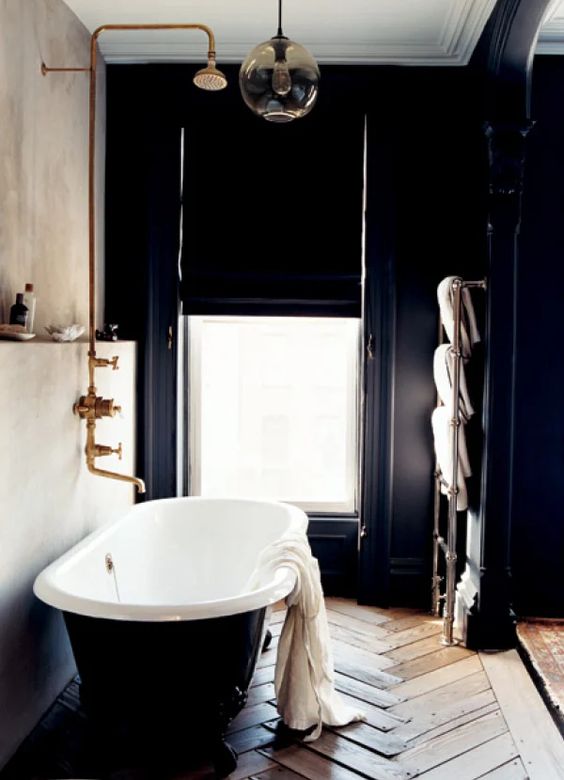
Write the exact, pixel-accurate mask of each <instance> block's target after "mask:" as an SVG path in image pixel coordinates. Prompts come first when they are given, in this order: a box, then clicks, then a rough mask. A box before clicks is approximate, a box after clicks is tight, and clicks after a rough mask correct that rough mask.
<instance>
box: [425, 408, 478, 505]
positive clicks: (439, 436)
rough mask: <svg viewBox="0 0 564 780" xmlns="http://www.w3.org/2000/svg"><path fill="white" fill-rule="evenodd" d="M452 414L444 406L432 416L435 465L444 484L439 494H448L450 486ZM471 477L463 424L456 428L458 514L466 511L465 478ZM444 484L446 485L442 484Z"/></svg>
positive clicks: (466, 493)
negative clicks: (436, 464)
mask: <svg viewBox="0 0 564 780" xmlns="http://www.w3.org/2000/svg"><path fill="white" fill-rule="evenodd" d="M451 419H452V414H451V413H450V411H449V409H448V408H447V407H446V406H439V407H437V408H436V409H435V410H434V412H433V414H432V416H431V423H432V426H433V435H434V438H435V452H436V455H437V463H438V466H439V469H440V471H441V475H442V478H443V480H444V482H441V492H442V493H445V494H448V490H449V488H450V487H451V485H452V471H453V468H452V466H453V464H452V426H451ZM471 476H472V470H471V468H470V462H469V460H468V450H467V449H466V434H465V431H464V423H461V424H460V425H459V426H458V472H457V482H458V485H457V487H458V496H457V501H456V508H457V510H458V511H459V512H462V511H464V510H465V509H468V492H467V490H466V477H471ZM445 482H446V485H445V484H444V483H445Z"/></svg>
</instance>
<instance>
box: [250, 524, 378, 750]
mask: <svg viewBox="0 0 564 780" xmlns="http://www.w3.org/2000/svg"><path fill="white" fill-rule="evenodd" d="M271 566H274V567H275V568H278V567H280V566H288V567H289V568H290V569H292V570H293V571H294V572H295V573H296V578H297V579H296V585H295V586H294V589H293V590H292V592H291V593H290V594H289V595H288V596H287V597H286V605H287V607H288V612H287V614H286V620H285V622H284V626H283V628H282V633H281V635H280V640H279V643H278V655H277V660H276V671H275V678H274V686H275V689H276V698H277V702H278V712H279V714H280V715H281V717H282V720H283V721H284V723H285V724H286V725H287V726H288V727H289V728H291V729H296V730H298V731H306V730H307V729H309V728H311V727H312V726H314V727H315V728H314V730H313V732H312V733H311V734H309V735H308V736H307V737H306V738H305V741H306V742H312V741H313V740H315V739H317V738H318V737H319V735H320V734H321V729H322V726H323V724H326V725H328V726H344V725H346V724H347V723H351V722H352V721H355V720H364V719H365V717H364V715H363V713H362V712H361V711H360V710H357V709H355V708H354V707H350V706H349V705H348V704H346V703H345V702H344V701H343V700H342V699H341V697H340V696H339V694H338V693H337V692H336V691H335V687H334V675H333V656H332V653H331V646H330V642H331V640H330V637H329V627H328V625H327V614H326V612H325V602H324V599H323V590H322V588H321V579H320V576H319V565H318V563H317V560H316V559H315V558H314V557H313V555H312V554H311V550H310V546H309V542H308V540H307V536H306V534H305V532H296V533H292V534H287V535H286V536H284V537H282V538H281V539H279V540H278V541H276V542H274V543H273V544H272V545H270V546H269V547H267V548H265V549H264V550H263V551H262V553H261V554H260V556H259V560H258V563H257V572H258V571H260V570H261V569H264V567H271Z"/></svg>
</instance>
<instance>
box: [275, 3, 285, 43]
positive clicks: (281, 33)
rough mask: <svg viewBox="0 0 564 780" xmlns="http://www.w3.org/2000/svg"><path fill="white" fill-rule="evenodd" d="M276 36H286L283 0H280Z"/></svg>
mask: <svg viewBox="0 0 564 780" xmlns="http://www.w3.org/2000/svg"><path fill="white" fill-rule="evenodd" d="M276 37H277V38H283V37H284V33H283V32H282V0H278V32H277V33H276Z"/></svg>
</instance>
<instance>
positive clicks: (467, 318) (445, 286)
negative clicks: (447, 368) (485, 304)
mask: <svg viewBox="0 0 564 780" xmlns="http://www.w3.org/2000/svg"><path fill="white" fill-rule="evenodd" d="M456 278H457V277H456V276H447V277H445V278H444V279H443V280H442V282H441V283H440V284H439V286H438V287H437V299H438V301H439V309H440V312H441V320H442V323H443V325H444V328H445V331H446V334H447V336H448V340H449V341H450V342H451V344H452V342H453V340H454V292H453V289H452V282H453V281H454V279H456ZM460 341H461V345H460V346H461V352H462V357H463V358H464V360H468V358H469V357H470V355H471V354H472V347H473V345H474V344H477V343H478V342H479V341H480V333H479V332H478V326H477V323H476V314H475V312H474V306H473V304H472V297H471V295H470V291H469V290H468V289H467V288H463V289H462V296H461V325H460Z"/></svg>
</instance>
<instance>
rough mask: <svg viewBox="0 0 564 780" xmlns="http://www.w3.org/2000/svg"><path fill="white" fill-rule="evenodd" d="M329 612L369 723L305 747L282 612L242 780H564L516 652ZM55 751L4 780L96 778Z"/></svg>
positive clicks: (388, 617)
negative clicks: (284, 691) (290, 713)
mask: <svg viewBox="0 0 564 780" xmlns="http://www.w3.org/2000/svg"><path fill="white" fill-rule="evenodd" d="M327 607H328V617H329V621H330V628H331V633H332V637H333V652H334V656H335V667H336V685H337V688H338V689H339V691H341V693H342V694H343V696H345V697H346V698H349V699H351V700H354V702H355V704H356V706H358V705H359V704H360V706H361V707H362V709H363V710H364V712H365V714H366V721H365V722H364V723H355V724H351V725H350V726H347V727H344V728H339V729H325V730H324V732H323V734H322V736H321V737H320V739H319V740H317V741H316V742H313V743H307V744H305V743H303V742H300V740H299V739H298V738H297V737H296V735H295V734H289V733H288V732H287V731H285V730H284V729H283V728H282V727H281V724H280V723H279V719H278V716H277V712H276V709H275V701H274V686H273V678H274V663H275V660H276V643H277V639H278V635H279V634H280V631H281V628H282V623H283V619H284V611H283V610H279V611H276V612H275V613H274V615H273V619H272V621H271V630H272V631H273V634H274V635H275V636H274V641H273V644H272V646H271V648H270V649H269V650H268V651H267V652H265V653H263V654H262V656H261V658H260V659H259V662H258V667H257V670H256V673H255V677H254V680H253V684H252V688H251V690H250V693H249V700H248V704H247V706H246V707H245V709H244V710H243V711H242V712H241V713H240V714H239V716H238V717H237V718H236V720H235V721H234V722H233V723H232V725H231V728H230V730H229V736H228V739H229V741H230V743H231V744H232V745H233V747H234V748H235V749H236V750H237V752H238V753H239V764H238V767H237V770H236V771H235V772H234V773H233V774H232V775H230V778H231V779H232V780H244V779H246V778H253V779H256V780H259V778H260V780H299V778H302V779H303V778H309V780H324V779H328V780H355V778H359V777H361V778H369V779H373V780H400V779H402V778H406V779H407V778H412V777H421V778H422V779H423V780H477V778H484V780H485V779H486V778H487V780H526V778H528V777H530V778H531V780H537V778H538V780H557V778H564V760H562V756H564V751H563V750H562V745H559V744H558V743H557V742H554V736H553V735H551V739H552V740H553V742H552V744H551V746H550V749H549V750H548V753H549V754H550V755H548V758H547V757H546V756H545V755H544V754H543V755H541V756H540V762H539V761H537V759H538V751H539V749H542V746H541V747H540V748H539V746H538V741H539V739H540V740H541V741H542V740H543V739H544V738H545V736H544V734H545V733H546V728H545V724H544V721H543V720H542V718H543V717H548V716H547V715H546V711H545V710H544V709H543V705H542V703H541V702H540V699H538V702H537V701H536V700H535V699H534V696H535V695H536V691H534V690H533V693H532V694H531V693H530V691H529V689H528V687H527V685H528V678H527V680H526V681H525V682H526V684H525V686H524V688H523V685H522V681H521V682H519V681H518V680H517V678H516V677H515V675H516V674H517V676H519V675H520V674H522V673H523V674H524V672H523V670H522V665H521V662H520V660H519V659H518V657H517V655H516V654H515V653H514V654H513V655H510V656H509V657H508V658H507V659H504V658H502V657H498V658H497V660H494V659H493V658H492V659H491V660H489V659H487V658H486V657H485V656H482V658H481V657H480V656H479V655H478V654H476V653H473V652H471V651H469V650H466V649H465V648H463V647H458V646H455V647H442V646H441V645H440V642H439V635H440V629H441V625H440V622H439V621H437V620H435V619H433V618H431V617H429V616H428V615H425V614H423V613H421V612H416V611H414V610H400V609H395V610H380V609H376V608H372V607H361V606H358V605H356V604H355V603H354V602H352V601H347V600H342V599H327ZM482 660H483V661H484V663H482ZM508 664H510V665H511V664H512V665H513V666H512V667H511V669H508V668H507V665H508ZM515 664H517V665H518V666H515ZM484 665H485V666H486V667H488V669H487V672H488V673H486V670H485V669H484ZM489 667H491V670H490V668H489ZM496 670H497V671H496ZM506 672H507V674H505V677H504V673H506ZM494 673H495V675H496V677H497V678H500V679H501V682H500V685H501V687H500V689H499V690H500V693H501V694H502V695H501V696H499V697H498V698H499V701H498V698H496V691H495V690H494V689H493V688H492V684H491V681H490V680H491V679H493V675H494ZM488 675H489V676H488ZM519 679H521V678H519ZM508 680H510V681H511V680H514V681H515V685H518V686H521V688H523V690H525V689H526V690H527V693H526V695H525V694H523V697H524V700H523V702H522V703H519V702H518V705H519V706H516V705H515V703H514V692H512V691H511V687H512V684H511V682H509V683H508V682H507V681H508ZM494 687H495V685H494ZM59 706H63V707H64V706H66V707H68V708H69V709H71V710H72V709H73V708H74V709H75V711H76V689H75V686H74V687H72V686H71V687H70V688H69V689H67V691H66V692H65V694H63V696H62V697H61V698H60V700H59ZM512 707H513V710H514V711H512V710H511V708H512ZM534 707H540V708H541V710H542V712H540V715H539V713H536V715H534V717H533V720H532V721H531V722H534V723H536V722H537V721H536V720H534V718H536V717H537V715H539V717H540V720H538V723H539V724H544V725H539V732H541V731H542V734H541V735H540V736H539V734H536V735H535V734H531V735H530V739H529V735H528V733H527V732H528V729H529V728H530V726H529V725H528V723H529V721H527V722H525V721H524V720H523V708H525V709H526V710H527V717H528V718H531V712H530V710H531V708H532V709H533V710H534ZM508 715H509V716H510V717H508ZM541 716H542V717H541ZM508 722H509V723H510V726H508ZM40 728H41V726H40ZM49 728H50V727H49V724H48V723H44V724H43V729H44V732H45V733H47V732H48V731H49ZM57 728H58V729H59V731H61V729H62V726H61V725H60V724H59V725H58V726H57ZM66 728H67V730H68V728H69V727H68V725H67V726H66ZM533 730H534V729H533ZM512 732H513V733H512ZM556 739H557V740H560V737H559V736H557V738H556ZM535 740H536V742H535ZM71 742H72V740H71ZM45 744H46V743H45V740H43V747H42V742H41V739H40V738H39V739H38V738H36V742H35V748H34V747H33V742H32V745H31V747H30V746H28V747H27V754H28V755H27V761H26V756H25V755H23V756H22V757H21V759H20V763H19V769H18V757H16V759H15V760H14V761H12V762H11V764H10V766H9V767H8V769H7V772H6V774H5V773H2V775H1V776H2V778H4V777H5V778H6V780H12V779H13V778H15V779H17V780H39V778H41V779H42V778H45V777H55V776H56V777H59V778H61V777H85V776H86V775H84V774H78V771H79V770H78V769H76V770H75V771H76V774H73V773H72V772H73V764H74V765H76V761H77V760H78V759H80V756H77V755H76V754H75V755H73V752H72V747H71V746H70V745H69V744H68V740H67V742H65V739H64V733H63V736H62V737H61V735H60V734H59V739H58V741H56V740H55V742H53V741H51V745H52V746H53V745H55V746H56V745H58V748H57V747H55V748H53V747H52V748H51V750H55V751H56V750H57V749H58V750H59V752H60V755H59V756H58V757H57V758H56V757H54V756H53V755H50V756H49V755H45V751H46V748H45ZM47 744H49V743H48V742H47ZM535 745H536V747H535ZM30 750H31V754H30ZM34 750H35V754H36V755H35V759H33V751H34ZM42 750H43V754H44V755H43V765H44V768H43V770H41V751H42ZM535 750H536V751H537V752H536V754H535ZM38 751H39V752H38ZM559 751H560V753H559ZM65 752H66V755H65ZM30 758H31V759H33V760H30ZM46 765H50V766H51V768H53V767H54V766H55V765H56V766H57V767H58V774H57V775H53V774H48V773H46V770H45V766H46ZM537 766H538V767H539V769H538V770H536V769H535V767H537ZM25 767H27V768H25ZM51 771H53V770H52V769H51ZM88 776H90V777H91V776H92V775H88ZM113 777H115V780H118V778H119V780H126V778H127V780H133V779H134V778H135V780H137V778H143V780H145V778H148V777H150V778H151V780H153V778H155V780H172V778H171V776H170V775H169V774H163V775H162V777H161V776H159V777H157V775H156V774H154V772H153V773H151V774H150V775H149V774H147V773H146V772H144V770H143V768H137V769H135V770H134V769H130V770H128V771H125V772H120V773H119V774H116V775H112V778H113ZM211 777H213V773H212V772H211V769H210V767H209V766H199V767H194V768H193V769H192V770H190V771H188V772H186V771H184V772H182V773H181V774H176V775H174V780H204V778H211Z"/></svg>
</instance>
